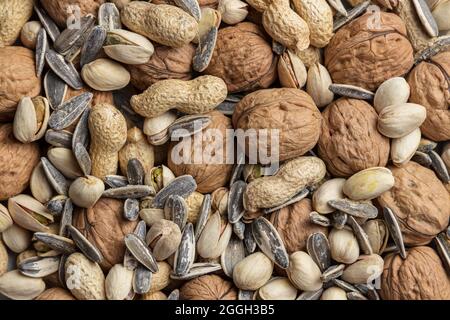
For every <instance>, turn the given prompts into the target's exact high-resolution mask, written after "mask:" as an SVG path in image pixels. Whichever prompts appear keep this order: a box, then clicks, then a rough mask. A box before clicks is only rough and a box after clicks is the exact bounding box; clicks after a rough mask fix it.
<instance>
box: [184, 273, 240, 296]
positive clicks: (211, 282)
mask: <svg viewBox="0 0 450 320" xmlns="http://www.w3.org/2000/svg"><path fill="white" fill-rule="evenodd" d="M180 298H181V299H182V300H237V290H236V288H235V287H234V286H233V283H232V282H230V281H226V280H224V279H222V278H221V277H219V276H216V275H205V276H201V277H198V278H195V279H192V280H190V281H189V282H186V283H185V284H184V285H183V286H182V287H181V289H180Z"/></svg>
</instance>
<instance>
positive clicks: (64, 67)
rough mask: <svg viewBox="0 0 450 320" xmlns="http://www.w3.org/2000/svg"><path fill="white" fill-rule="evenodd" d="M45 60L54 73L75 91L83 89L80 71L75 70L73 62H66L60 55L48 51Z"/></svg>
mask: <svg viewBox="0 0 450 320" xmlns="http://www.w3.org/2000/svg"><path fill="white" fill-rule="evenodd" d="M45 60H46V61H47V64H48V66H49V67H50V69H52V70H53V72H55V73H56V75H57V76H58V77H60V78H61V79H62V80H63V81H64V82H65V83H67V84H68V85H69V86H70V87H72V88H73V89H75V90H80V89H82V88H83V82H82V81H81V78H80V75H79V74H78V71H77V70H76V69H75V67H74V66H73V64H72V63H71V62H66V61H65V60H64V58H63V56H61V55H60V54H58V53H56V52H55V51H53V50H51V49H48V50H47V52H46V54H45Z"/></svg>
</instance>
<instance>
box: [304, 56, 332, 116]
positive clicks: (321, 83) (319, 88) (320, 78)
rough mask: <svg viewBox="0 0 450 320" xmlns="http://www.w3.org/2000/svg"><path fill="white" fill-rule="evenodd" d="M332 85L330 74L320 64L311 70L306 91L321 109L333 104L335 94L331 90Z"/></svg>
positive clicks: (313, 66)
mask: <svg viewBox="0 0 450 320" xmlns="http://www.w3.org/2000/svg"><path fill="white" fill-rule="evenodd" d="M332 83H333V81H332V80H331V76H330V73H329V72H328V70H327V68H325V67H324V66H323V65H321V64H320V63H316V64H314V65H312V66H311V67H310V68H309V70H308V80H307V82H306V91H307V92H308V93H309V95H310V96H311V98H313V100H314V102H315V103H316V105H317V106H318V107H319V108H322V107H325V106H327V105H329V104H330V103H331V102H333V99H334V93H333V92H331V91H330V89H329V87H330V85H331V84H332Z"/></svg>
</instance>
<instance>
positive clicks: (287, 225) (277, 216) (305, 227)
mask: <svg viewBox="0 0 450 320" xmlns="http://www.w3.org/2000/svg"><path fill="white" fill-rule="evenodd" d="M311 211H313V208H312V205H311V200H310V199H307V198H306V199H302V200H300V201H298V202H296V203H294V204H291V205H289V206H287V207H284V208H282V209H280V210H279V211H276V212H274V213H272V215H271V217H270V222H271V223H272V224H273V226H274V227H275V229H276V230H277V231H278V234H279V235H280V237H281V239H282V240H283V243H284V246H285V247H286V250H287V252H288V254H291V253H294V252H296V251H306V241H307V240H308V237H309V235H310V234H312V233H315V232H322V233H323V234H325V235H326V236H327V235H328V229H327V228H325V227H321V226H319V225H317V224H314V223H312V222H311V221H310V219H309V214H310V213H311Z"/></svg>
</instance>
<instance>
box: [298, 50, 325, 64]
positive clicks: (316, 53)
mask: <svg viewBox="0 0 450 320" xmlns="http://www.w3.org/2000/svg"><path fill="white" fill-rule="evenodd" d="M295 54H296V55H297V56H298V57H299V58H300V60H302V62H303V63H304V64H305V67H307V68H310V67H311V66H313V65H315V64H316V63H320V64H323V58H322V54H321V52H320V49H318V48H316V47H313V46H309V47H308V48H306V49H305V50H296V51H295Z"/></svg>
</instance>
